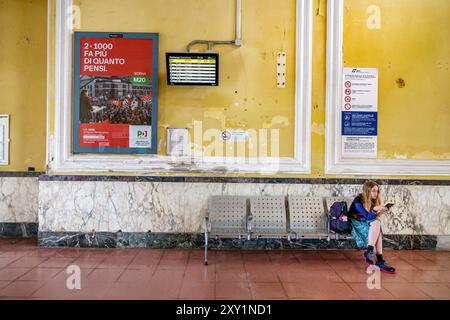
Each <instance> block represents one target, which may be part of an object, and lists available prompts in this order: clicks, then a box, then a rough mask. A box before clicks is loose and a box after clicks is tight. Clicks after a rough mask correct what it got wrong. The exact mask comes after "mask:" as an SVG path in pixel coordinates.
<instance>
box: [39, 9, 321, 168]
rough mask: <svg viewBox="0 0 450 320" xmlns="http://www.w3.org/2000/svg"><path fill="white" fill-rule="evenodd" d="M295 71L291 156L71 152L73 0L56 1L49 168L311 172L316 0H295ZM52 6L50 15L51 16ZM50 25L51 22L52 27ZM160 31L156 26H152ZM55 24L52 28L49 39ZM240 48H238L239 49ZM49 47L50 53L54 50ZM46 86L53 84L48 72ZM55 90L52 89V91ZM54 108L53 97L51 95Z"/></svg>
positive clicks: (48, 103)
mask: <svg viewBox="0 0 450 320" xmlns="http://www.w3.org/2000/svg"><path fill="white" fill-rule="evenodd" d="M50 5H51V1H49V6H50ZM296 5H297V6H296V8H297V9H296V10H297V12H296V67H295V72H296V77H295V106H294V107H295V142H294V143H295V147H294V150H295V151H294V157H292V158H263V159H261V158H259V159H257V160H255V161H252V159H251V158H245V159H243V158H242V159H239V158H236V157H230V158H222V157H189V158H186V157H185V158H183V157H171V156H162V155H145V156H143V155H141V156H130V155H108V156H104V155H103V156H102V155H93V154H83V155H80V154H72V152H71V121H72V120H71V117H72V115H71V95H72V34H73V30H72V26H71V23H69V21H71V19H72V15H71V12H72V10H71V8H72V1H71V0H60V1H56V26H55V31H54V32H55V44H56V45H55V46H56V48H55V74H54V76H55V81H54V83H55V85H54V86H55V87H54V92H55V94H54V99H55V115H54V117H55V125H54V132H53V134H52V133H51V132H50V130H49V129H50V127H49V122H50V121H47V122H48V124H47V132H48V136H47V143H48V148H47V152H48V159H47V163H48V166H47V167H48V172H49V173H51V174H57V173H65V172H118V171H120V172H136V173H141V174H142V173H144V174H150V173H154V172H189V171H192V172H211V173H214V172H219V173H224V172H240V173H262V174H267V173H268V174H274V173H300V174H309V173H310V172H311V160H310V158H311V151H310V145H311V142H310V140H311V63H312V60H311V54H312V1H310V0H297V2H296ZM50 12H51V10H49V17H48V18H49V20H50V18H51V17H50ZM49 30H50V28H49ZM152 31H155V32H156V31H158V30H152ZM52 32H53V31H52V30H50V31H49V35H48V41H49V43H50V40H51V34H52ZM236 50H239V49H236ZM50 53H51V52H50V49H49V52H48V53H47V54H48V56H50ZM47 84H48V87H50V86H51V85H52V82H51V74H50V72H49V73H48V74H47ZM50 92H51V91H48V94H50ZM47 108H48V110H50V99H48V101H47Z"/></svg>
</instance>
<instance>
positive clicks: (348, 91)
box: [344, 89, 352, 95]
mask: <svg viewBox="0 0 450 320" xmlns="http://www.w3.org/2000/svg"><path fill="white" fill-rule="evenodd" d="M344 92H345V94H346V95H350V94H351V93H352V90H350V89H345V91H344Z"/></svg>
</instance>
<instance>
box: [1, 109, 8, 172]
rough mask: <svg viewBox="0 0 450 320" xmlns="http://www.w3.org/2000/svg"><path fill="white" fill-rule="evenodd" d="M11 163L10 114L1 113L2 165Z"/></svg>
mask: <svg viewBox="0 0 450 320" xmlns="http://www.w3.org/2000/svg"><path fill="white" fill-rule="evenodd" d="M8 164H9V115H7V114H0V165H8Z"/></svg>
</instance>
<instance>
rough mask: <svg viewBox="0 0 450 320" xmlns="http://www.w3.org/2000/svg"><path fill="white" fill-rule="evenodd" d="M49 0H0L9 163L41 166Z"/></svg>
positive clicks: (0, 108)
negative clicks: (8, 120)
mask: <svg viewBox="0 0 450 320" xmlns="http://www.w3.org/2000/svg"><path fill="white" fill-rule="evenodd" d="M46 62H47V1H46V0H27V1H25V0H2V1H0V97H1V101H0V114H9V115H10V139H11V141H10V148H9V160H10V165H8V166H0V171H27V169H28V167H34V168H35V169H36V171H44V170H45V145H46V143H45V141H46V136H45V135H46V131H45V130H46V113H47V110H46V81H47V80H46V65H47V63H46Z"/></svg>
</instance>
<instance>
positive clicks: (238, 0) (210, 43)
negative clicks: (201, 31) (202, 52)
mask: <svg viewBox="0 0 450 320" xmlns="http://www.w3.org/2000/svg"><path fill="white" fill-rule="evenodd" d="M241 12H242V9H241V0H236V38H235V39H234V40H193V41H191V42H189V44H188V45H187V51H188V52H191V47H192V46H193V45H196V44H207V45H208V50H207V51H210V52H211V51H212V48H213V46H214V45H215V44H232V45H235V46H237V47H240V46H241V45H242V39H241Z"/></svg>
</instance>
